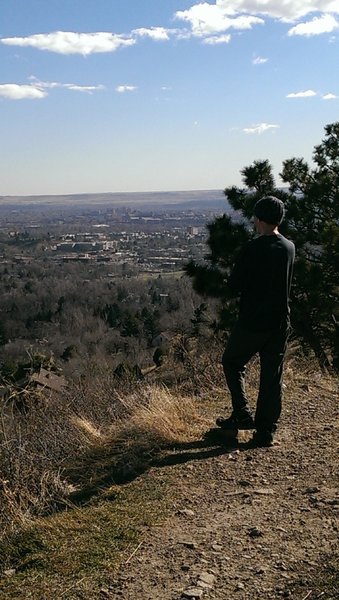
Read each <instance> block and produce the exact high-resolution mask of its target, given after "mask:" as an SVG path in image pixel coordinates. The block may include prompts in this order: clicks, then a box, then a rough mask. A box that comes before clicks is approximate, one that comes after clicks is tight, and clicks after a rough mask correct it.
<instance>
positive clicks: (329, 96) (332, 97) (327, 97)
mask: <svg viewBox="0 0 339 600" xmlns="http://www.w3.org/2000/svg"><path fill="white" fill-rule="evenodd" d="M322 98H323V100H336V99H337V98H338V96H336V95H335V94H324V95H323V97H322Z"/></svg>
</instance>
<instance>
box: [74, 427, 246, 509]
mask: <svg viewBox="0 0 339 600" xmlns="http://www.w3.org/2000/svg"><path fill="white" fill-rule="evenodd" d="M249 447H250V442H245V443H244V442H239V441H238V439H237V434H236V432H232V431H223V430H222V429H220V428H212V429H210V430H208V431H207V432H206V433H205V434H204V435H203V436H202V438H201V439H199V440H196V441H192V442H182V443H175V444H168V446H166V447H165V448H162V449H160V450H157V451H153V452H151V451H148V452H144V453H143V452H140V453H139V454H138V455H137V456H136V455H135V454H133V456H131V457H129V456H128V454H127V455H126V454H124V455H123V456H122V457H119V456H117V455H116V454H115V453H114V448H113V449H112V450H111V451H110V450H109V449H107V448H106V450H105V454H104V455H103V454H102V452H100V451H99V452H98V451H96V452H92V453H91V452H89V453H88V454H87V455H86V456H85V457H84V459H83V460H81V461H79V463H78V464H76V465H73V466H72V468H70V469H69V470H68V473H67V480H68V481H69V482H70V483H71V484H72V485H73V486H74V487H75V491H74V492H73V493H72V494H71V496H70V498H69V500H70V501H71V502H72V503H74V504H75V505H83V504H86V503H88V502H89V501H90V500H91V499H95V498H96V497H99V496H102V495H105V491H107V488H109V487H111V486H112V485H124V484H127V483H130V482H132V481H133V480H134V479H136V478H137V477H139V476H140V475H142V474H143V473H145V472H146V471H148V470H149V469H150V468H152V467H155V468H164V467H169V466H173V465H177V464H183V463H188V462H192V461H199V460H206V459H208V458H213V457H216V456H221V455H223V454H230V453H231V452H234V451H235V450H240V451H242V450H246V449H247V448H249ZM113 496H114V492H113V495H112V494H110V497H111V498H112V497H113Z"/></svg>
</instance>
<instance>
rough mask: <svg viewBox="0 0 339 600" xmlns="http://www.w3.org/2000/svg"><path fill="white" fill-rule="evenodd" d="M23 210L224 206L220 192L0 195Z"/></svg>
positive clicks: (0, 200)
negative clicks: (49, 207)
mask: <svg viewBox="0 0 339 600" xmlns="http://www.w3.org/2000/svg"><path fill="white" fill-rule="evenodd" d="M1 205H2V206H6V207H8V206H13V207H16V208H17V207H20V206H22V207H27V206H32V205H35V206H36V205H39V206H43V205H49V206H51V205H53V206H55V207H57V206H65V207H66V206H78V207H80V206H87V207H88V206H98V205H101V206H107V205H113V206H115V207H119V206H128V207H131V208H133V207H134V206H135V207H136V208H139V209H140V208H143V209H145V208H148V209H156V210H157V211H159V210H161V209H163V210H168V209H174V210H186V209H187V210H190V209H200V210H204V209H214V208H216V209H219V208H221V209H222V208H226V207H227V205H228V203H227V200H226V198H225V196H224V194H223V191H222V190H192V191H177V192H124V193H105V194H103V193H99V194H67V195H46V196H1V197H0V206H1Z"/></svg>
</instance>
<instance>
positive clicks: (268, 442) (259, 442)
mask: <svg viewBox="0 0 339 600" xmlns="http://www.w3.org/2000/svg"><path fill="white" fill-rule="evenodd" d="M273 439H274V438H273V433H271V432H270V431H255V432H254V434H253V438H252V442H253V444H254V445H255V446H257V447H258V448H266V447H269V446H273Z"/></svg>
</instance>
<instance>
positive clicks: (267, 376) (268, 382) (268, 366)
mask: <svg viewBox="0 0 339 600" xmlns="http://www.w3.org/2000/svg"><path fill="white" fill-rule="evenodd" d="M287 338H288V327H287V326H286V325H285V326H284V327H282V328H279V329H274V330H270V331H249V330H247V329H244V328H243V327H242V326H241V325H239V324H238V325H236V327H235V328H234V330H233V331H232V333H231V336H230V338H229V341H228V344H227V346H226V349H225V352H224V354H223V357H222V364H223V368H224V373H225V377H226V381H227V385H228V387H229V390H230V392H231V397H232V406H233V414H234V415H235V416H237V417H238V416H240V417H242V416H246V415H247V414H251V410H250V407H249V404H248V400H247V398H246V394H245V381H244V377H245V368H246V364H247V363H248V361H249V360H250V359H251V358H252V357H253V356H254V355H255V354H257V353H259V357H260V387H259V394H258V400H257V407H256V413H255V418H254V423H255V427H256V429H257V430H258V431H268V432H274V431H275V430H276V425H277V422H278V419H279V417H280V413H281V398H282V373H283V362H284V356H285V352H286V346H287Z"/></svg>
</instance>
